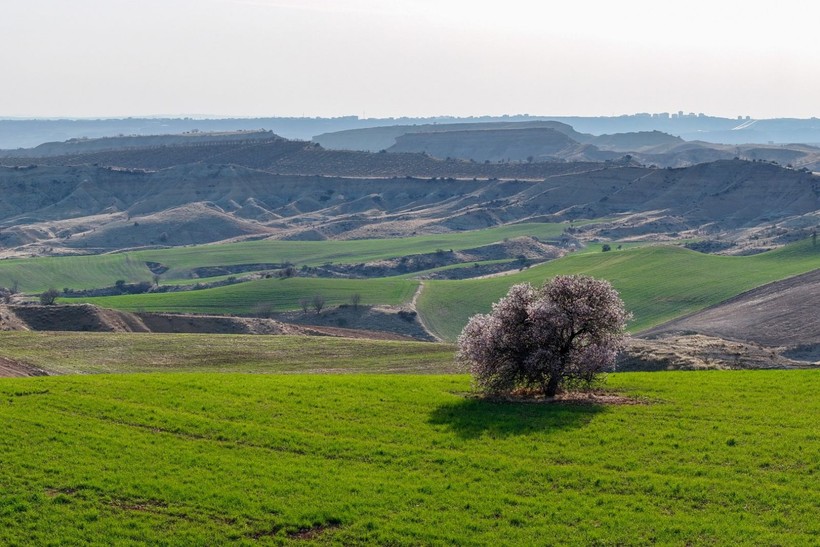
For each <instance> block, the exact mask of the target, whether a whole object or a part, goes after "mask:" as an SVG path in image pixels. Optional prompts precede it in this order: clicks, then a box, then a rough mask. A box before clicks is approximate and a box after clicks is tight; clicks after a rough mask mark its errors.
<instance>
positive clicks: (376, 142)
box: [313, 121, 592, 157]
mask: <svg viewBox="0 0 820 547" xmlns="http://www.w3.org/2000/svg"><path fill="white" fill-rule="evenodd" d="M505 129H515V130H524V129H550V130H553V131H557V132H559V133H562V134H564V135H566V136H567V137H569V138H570V139H572V140H573V141H576V142H580V143H584V142H588V141H589V140H590V139H591V138H592V136H591V135H584V134H582V133H579V132H577V131H575V130H574V129H573V128H572V126H569V125H567V124H565V123H561V122H555V121H528V122H513V121H508V122H470V123H441V124H420V125H415V124H414V125H391V126H387V127H373V128H364V129H348V130H344V131H338V132H334V133H324V134H321V135H316V136H315V137H313V141H314V142H317V143H319V144H321V145H322V146H323V147H325V148H329V149H335V150H362V151H369V152H379V151H381V150H387V149H389V148H391V147H393V146H395V145H397V144H398V141H397V140H398V139H399V138H400V137H405V136H406V135H411V134H415V133H425V134H432V133H443V132H452V131H457V132H461V134H463V135H469V134H470V132H471V131H479V130H480V131H495V132H500V131H502V130H505ZM413 151H414V152H417V151H419V150H413ZM444 157H446V156H444ZM525 157H526V156H525Z"/></svg>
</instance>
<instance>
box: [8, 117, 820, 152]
mask: <svg viewBox="0 0 820 547" xmlns="http://www.w3.org/2000/svg"><path fill="white" fill-rule="evenodd" d="M535 121H552V122H558V123H562V124H565V125H570V126H572V127H573V128H574V129H575V131H578V132H580V133H588V134H592V135H604V134H614V133H633V132H642V131H661V132H664V133H669V134H671V135H674V136H677V137H680V138H682V139H684V140H687V141H690V140H700V141H708V142H714V143H725V144H742V143H759V144H767V143H769V142H772V143H775V144H788V143H808V144H812V143H814V144H818V143H820V120H818V119H817V118H811V119H793V118H776V119H761V120H752V119H747V118H742V119H740V118H720V117H714V116H705V115H696V114H685V113H683V112H680V113H677V114H668V113H661V114H633V115H623V116H610V117H584V116H530V115H526V114H522V115H511V116H474V117H469V118H457V117H452V116H440V117H432V118H359V117H357V116H343V117H338V118H277V117H267V118H203V117H195V118H191V117H186V118H172V117H150V118H139V117H134V118H122V119H0V149H17V148H31V147H34V146H37V145H39V144H42V143H46V142H55V141H65V140H69V139H76V138H83V137H85V138H99V137H115V136H118V135H166V134H181V133H185V132H190V131H201V132H214V131H216V132H221V131H237V130H257V129H260V128H264V129H266V130H269V131H273V132H274V133H276V134H278V135H282V136H283V137H287V138H290V139H302V140H309V139H311V138H313V137H314V136H320V137H319V139H320V142H321V140H322V139H323V138H324V137H322V135H323V134H326V133H332V132H339V131H343V130H355V129H363V128H375V127H389V126H396V125H404V126H414V125H422V126H423V125H435V124H460V123H490V122H492V123H509V122H535ZM392 144H393V143H392V142H388V143H387V144H386V145H384V144H383V145H381V146H378V147H377V148H372V147H370V148H362V149H370V150H373V151H378V150H381V149H382V148H388V147H389V146H392ZM329 147H330V146H329ZM356 148H357V149H359V148H360V147H359V146H357V147H356Z"/></svg>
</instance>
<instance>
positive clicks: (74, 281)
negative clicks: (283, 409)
mask: <svg viewBox="0 0 820 547" xmlns="http://www.w3.org/2000/svg"><path fill="white" fill-rule="evenodd" d="M566 226H567V225H566V224H545V223H538V224H533V223H528V224H515V225H508V226H501V227H498V228H489V229H486V230H476V231H469V232H457V233H450V234H442V235H436V236H418V237H409V238H400V239H369V240H352V241H278V240H264V241H249V242H242V243H230V244H221V245H198V246H193V247H180V248H174V249H161V250H144V251H131V252H123V253H117V254H108V255H92V256H75V257H47V258H32V259H10V260H2V261H0V286H5V287H11V286H12V285H13V284H14V283H15V281H16V282H17V284H18V287H19V289H20V290H21V291H25V292H41V291H43V290H45V289H47V288H49V287H56V288H59V289H62V288H64V287H68V288H71V289H87V288H94V287H104V286H110V285H113V284H114V281H116V280H118V279H122V280H124V281H127V282H137V281H150V280H151V278H152V275H153V274H152V273H151V271H150V270H149V269H148V267H147V266H146V264H145V263H146V262H157V263H160V264H163V265H165V266H166V267H168V268H169V270H168V271H167V272H165V273H163V274H162V278H163V280H164V281H165V282H174V281H176V280H188V279H190V272H191V270H192V269H194V268H201V267H207V266H226V265H235V264H259V263H283V262H291V263H293V264H296V265H297V266H302V265H307V266H319V265H322V264H324V263H326V262H334V263H343V264H356V263H360V262H366V261H369V260H378V259H384V258H394V257H401V256H406V255H411V254H420V253H432V252H435V251H436V250H438V249H453V250H462V249H469V248H473V247H478V246H482V245H488V244H491V243H495V242H498V241H501V240H503V239H504V238H513V237H518V236H523V235H530V236H534V237H537V238H539V239H550V238H554V237H557V236H558V235H560V234H561V232H562V231H563V230H564V228H565V227H566Z"/></svg>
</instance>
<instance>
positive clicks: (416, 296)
mask: <svg viewBox="0 0 820 547" xmlns="http://www.w3.org/2000/svg"><path fill="white" fill-rule="evenodd" d="M423 290H424V281H419V287H418V288H417V289H416V293H415V294H414V295H413V299H412V300H411V301H410V308H412V310H413V311H414V312H416V318H418V320H419V325H421V328H423V329H424V330H425V331H426V332H427V334H429V335H430V336H431V337H432V338H433V339H434V340H435V341H436V342H443V341H444V340H442V339H441V338H439V337H438V336H436V334H435V333H434V332H433V331H432V330H430V327H428V326H427V323H425V322H424V316H423V315H422V314H420V313H419V310H418V308H417V307H416V303H417V302H418V299H419V296H420V295H421V292H422V291H423Z"/></svg>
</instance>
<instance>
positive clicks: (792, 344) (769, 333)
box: [641, 251, 820, 361]
mask: <svg viewBox="0 0 820 547" xmlns="http://www.w3.org/2000/svg"><path fill="white" fill-rule="evenodd" d="M818 252H820V251H818ZM818 310H820V270H815V271H813V272H809V273H806V274H803V275H799V276H795V277H792V278H789V279H785V280H783V281H777V282H775V283H770V284H768V285H765V286H763V287H759V288H757V289H754V290H751V291H748V292H746V293H743V294H740V295H738V296H736V297H734V298H731V299H729V300H727V301H725V302H723V303H721V304H718V305H717V306H713V307H711V308H709V309H706V310H704V311H702V312H699V313H696V314H694V315H690V316H688V317H684V318H681V319H677V320H675V321H671V322H669V323H666V324H664V325H660V326H658V327H655V328H653V329H650V330H648V331H645V332H643V333H641V336H642V337H648V338H655V337H660V336H668V335H670V334H677V333H698V334H704V335H709V336H717V337H721V338H727V339H730V340H738V341H744V342H752V343H756V344H760V345H763V346H768V347H773V348H781V349H783V350H784V355H786V356H787V357H791V358H792V359H798V360H805V361H820V313H818Z"/></svg>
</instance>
